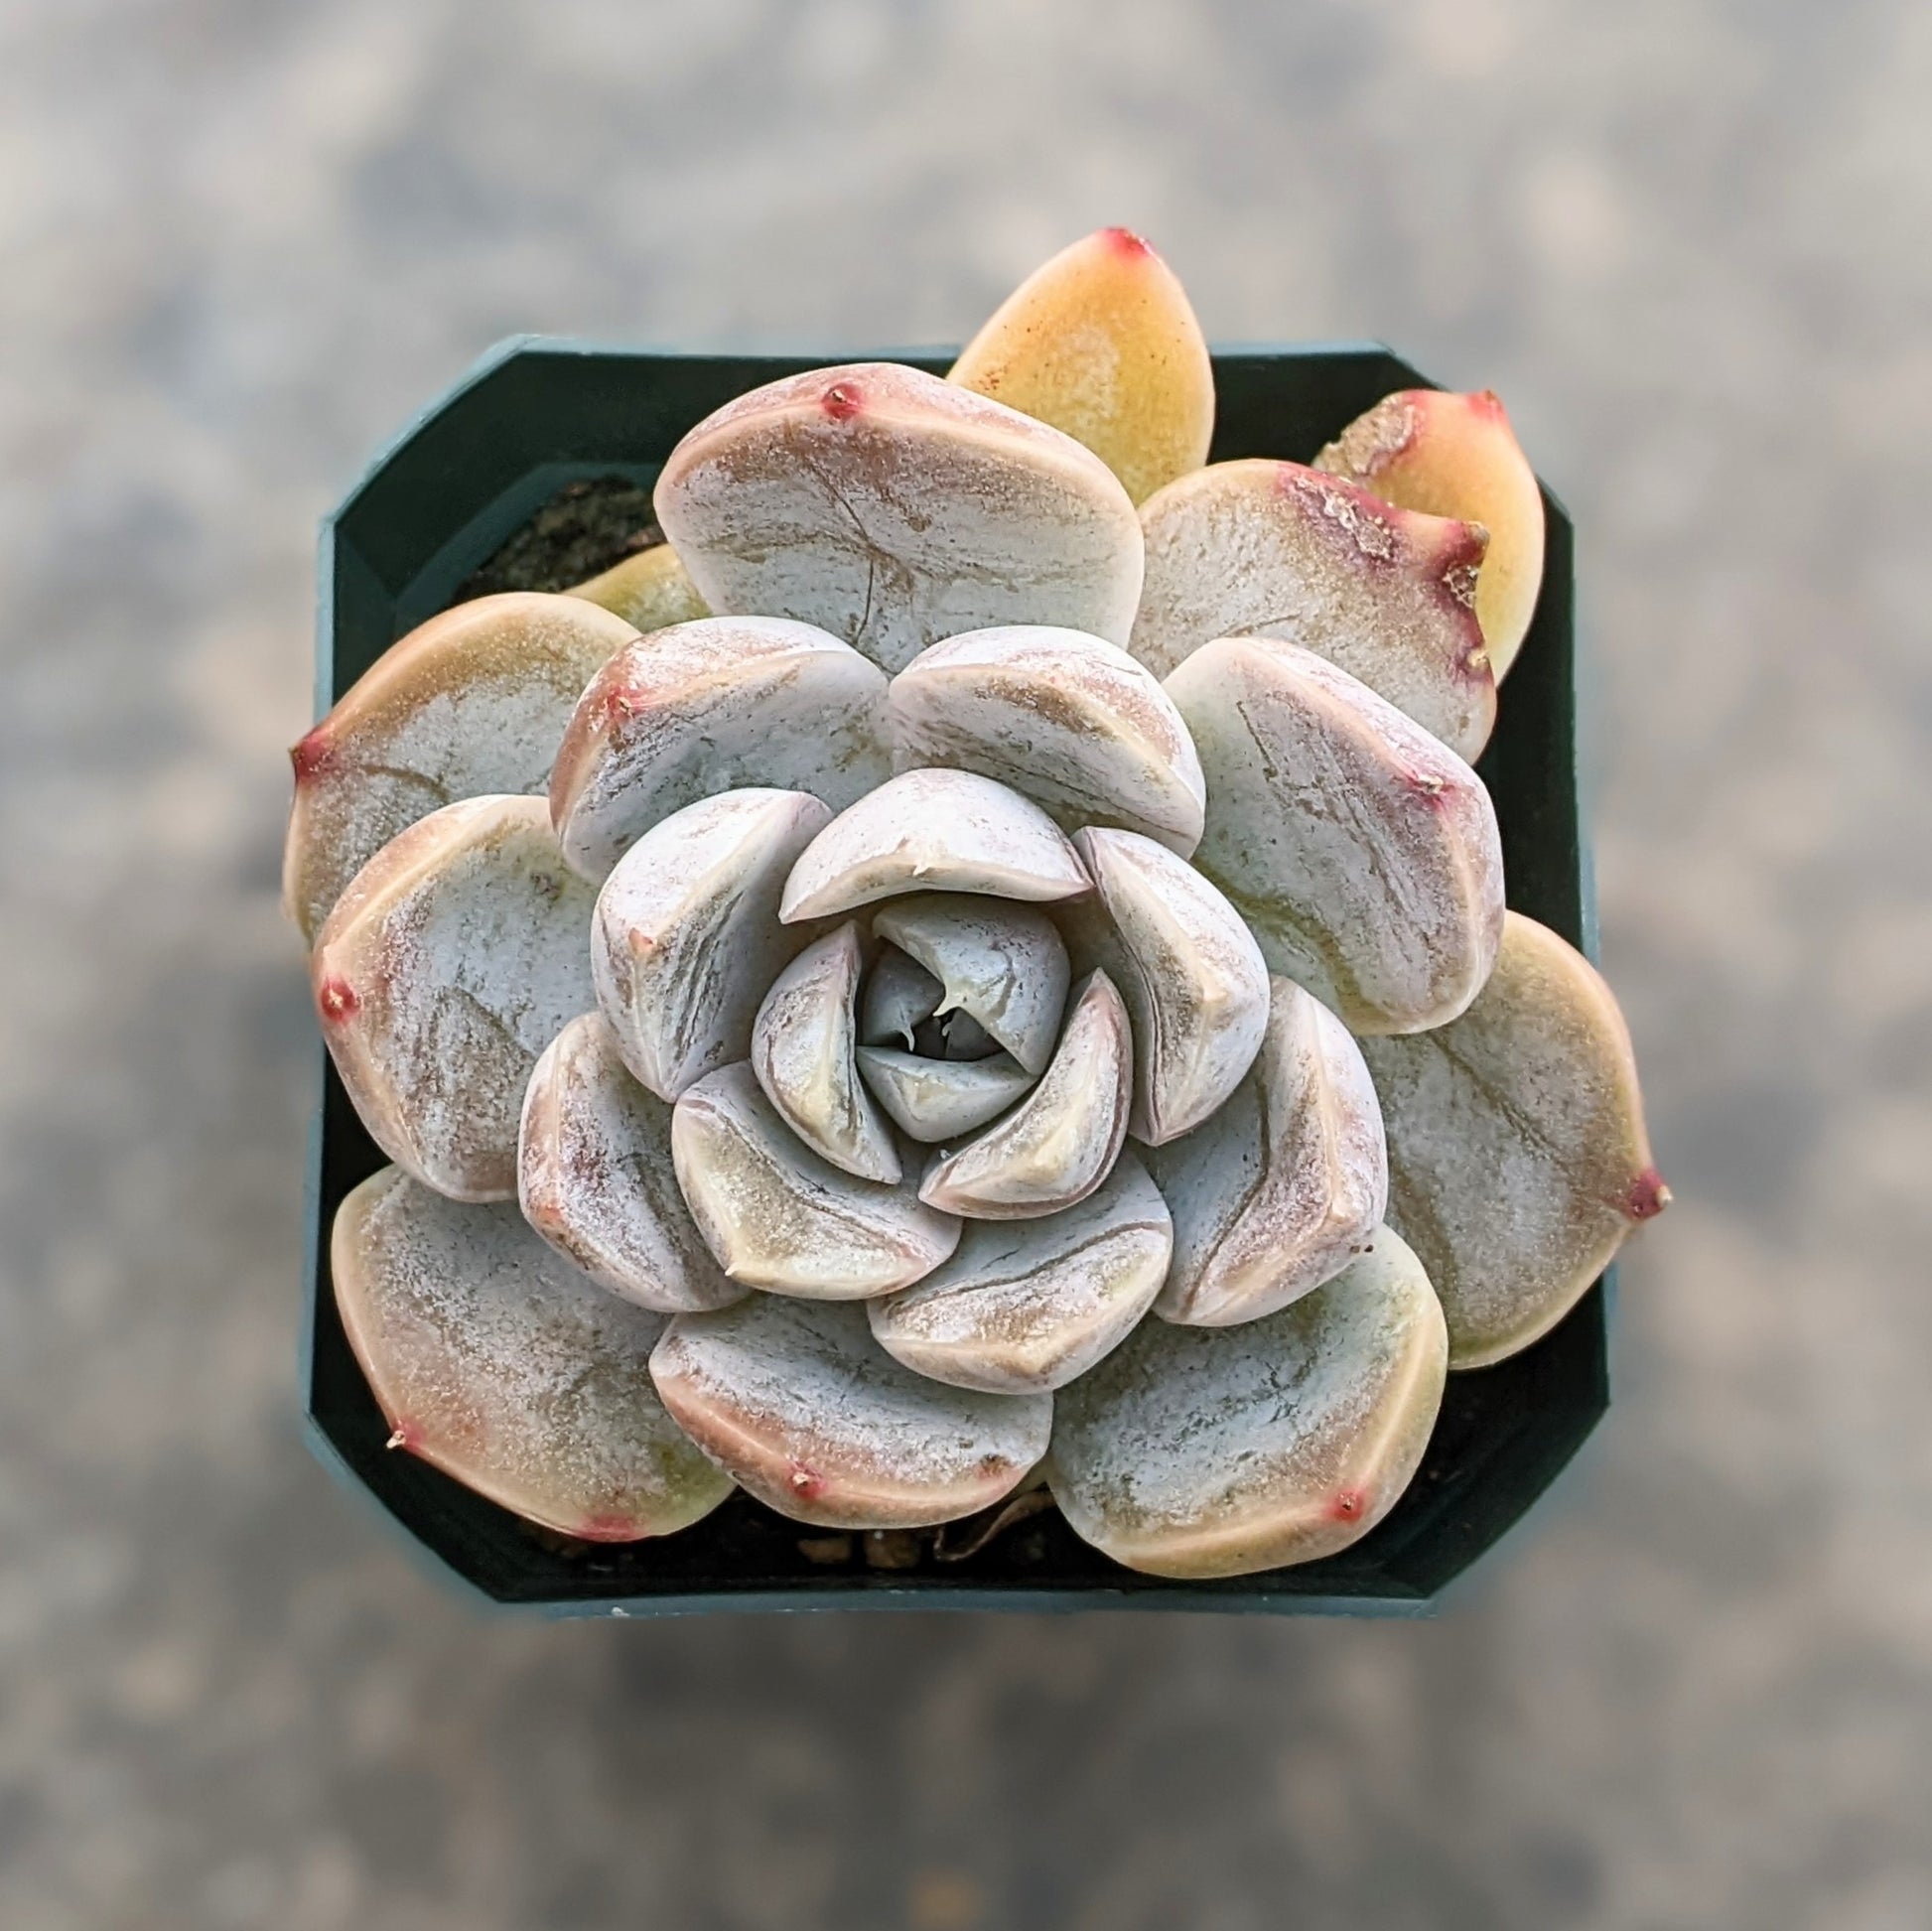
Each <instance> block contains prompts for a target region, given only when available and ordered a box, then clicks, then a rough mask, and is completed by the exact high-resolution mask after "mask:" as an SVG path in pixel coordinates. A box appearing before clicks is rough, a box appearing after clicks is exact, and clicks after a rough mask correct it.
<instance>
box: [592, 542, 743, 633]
mask: <svg viewBox="0 0 1932 1931" xmlns="http://www.w3.org/2000/svg"><path fill="white" fill-rule="evenodd" d="M570 595H571V596H573V597H581V598H583V599H584V600H585V602H586V603H591V604H601V605H602V606H603V607H604V608H605V609H606V610H607V611H610V612H612V613H614V614H615V615H616V616H618V617H621V618H622V619H623V621H625V622H626V623H630V624H634V625H635V626H636V627H637V628H638V629H639V630H644V631H650V630H662V629H664V628H666V627H667V626H668V625H670V624H672V623H693V622H696V621H697V620H698V619H699V618H701V617H709V616H710V615H711V610H710V607H709V606H708V605H707V604H706V603H705V601H704V599H703V598H702V597H700V596H699V595H698V587H697V585H696V584H694V583H693V582H692V581H691V573H690V571H688V570H687V569H685V567H684V560H683V559H682V558H681V557H680V556H679V555H678V553H677V552H676V551H675V550H674V549H672V548H671V546H670V545H669V544H668V543H653V544H652V545H651V546H650V548H649V549H647V550H639V551H638V552H637V553H636V554H635V555H634V556H627V557H625V558H624V560H623V561H622V562H621V563H614V564H613V565H612V566H611V568H610V569H609V570H605V571H601V572H599V574H598V575H597V576H595V577H592V578H591V579H590V580H589V581H588V582H587V583H581V584H577V585H575V586H574V587H573V588H572V590H571V592H570Z"/></svg>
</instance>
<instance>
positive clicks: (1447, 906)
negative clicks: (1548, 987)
mask: <svg viewBox="0 0 1932 1931" xmlns="http://www.w3.org/2000/svg"><path fill="white" fill-rule="evenodd" d="M1168 693H1169V695H1170V696H1171V697H1173V700H1174V702H1175V704H1177V705H1178V706H1179V707H1180V714H1181V716H1182V717H1184V718H1185V719H1186V720H1187V728H1188V729H1189V730H1190V731H1191V732H1192V733H1193V734H1194V743H1195V744H1196V746H1198V748H1199V750H1200V755H1201V767H1202V769H1203V770H1204V771H1205V772H1206V773H1207V792H1208V809H1207V832H1206V835H1205V837H1203V839H1202V840H1201V845H1200V850H1199V851H1198V852H1197V853H1195V855H1194V863H1195V865H1196V866H1197V867H1198V868H1199V869H1200V870H1201V871H1202V872H1203V873H1205V874H1206V875H1207V877H1208V878H1210V879H1212V880H1213V882H1214V883H1215V884H1216V885H1217V886H1219V887H1220V889H1221V890H1222V891H1223V892H1224V893H1226V895H1227V896H1228V897H1229V898H1230V899H1231V900H1232V901H1233V903H1234V905H1235V907H1236V908H1237V909H1238V910H1239V911H1240V912H1241V914H1242V915H1243V916H1244V917H1245V918H1246V919H1247V921H1248V925H1249V927H1250V929H1251V930H1252V931H1253V932H1254V935H1255V937H1256V938H1257V939H1258V940H1259V941H1260V942H1261V950H1262V953H1263V956H1264V957H1265V958H1266V959H1267V961H1268V963H1269V966H1270V967H1271V968H1272V969H1273V970H1274V971H1276V972H1280V973H1285V974H1286V975H1287V976H1288V977H1289V978H1291V979H1293V980H1295V981H1297V982H1298V983H1299V984H1301V985H1303V986H1306V987H1307V988H1308V989H1309V991H1310V992H1311V993H1313V994H1314V995H1315V997H1316V998H1317V999H1319V1000H1320V1001H1321V1002H1322V1004H1323V1005H1325V1006H1328V1007H1331V1008H1332V1009H1333V1010H1334V1011H1336V1012H1337V1013H1339V1014H1340V1015H1341V1017H1342V1018H1343V1019H1344V1020H1345V1021H1346V1022H1347V1024H1348V1027H1349V1030H1350V1031H1351V1032H1354V1033H1358V1034H1359V1033H1420V1032H1423V1031H1425V1030H1426V1029H1427V1028H1429V1027H1432V1026H1441V1025H1443V1024H1444V1023H1445V1022H1446V1021H1448V1020H1451V1019H1453V1018H1454V1017H1455V1015H1456V1014H1457V1013H1459V1012H1461V1011H1462V1009H1463V1008H1464V1007H1465V1006H1467V1005H1468V1003H1469V1001H1470V1000H1472V999H1473V998H1474V997H1475V996H1476V993H1477V992H1478V991H1479V990H1480V988H1481V986H1482V982H1483V981H1484V980H1485V979H1486V978H1487V977H1488V976H1489V969H1490V967H1491V966H1492V965H1493V964H1494V963H1495V957H1496V946H1497V944H1498V942H1499V941H1500V939H1501V937H1502V918H1503V864H1502V842H1501V840H1500V838H1499V837H1498V835H1497V830H1496V812H1495V807H1494V806H1493V805H1492V804H1491V803H1490V801H1489V793H1488V792H1487V791H1486V790H1484V789H1483V786H1482V780H1481V779H1480V778H1478V777H1477V776H1476V774H1475V773H1474V772H1473V771H1472V770H1470V769H1469V767H1468V765H1466V764H1465V763H1463V761H1462V760H1461V759H1459V758H1457V757H1456V756H1455V754H1454V753H1453V752H1451V751H1449V749H1448V748H1447V747H1446V746H1444V745H1441V744H1439V743H1438V742H1437V741H1436V740H1435V739H1434V738H1432V737H1430V736H1429V734H1428V733H1427V732H1425V731H1424V730H1423V729H1422V728H1421V727H1420V726H1419V725H1416V724H1414V723H1412V722H1411V721H1410V720H1409V719H1408V718H1406V717H1404V716H1403V715H1402V713H1401V712H1400V711H1398V710H1396V709H1395V707H1394V706H1393V705H1390V704H1385V703H1384V702H1383V701H1382V699H1381V698H1379V697H1377V696H1376V695H1375V693H1374V692H1373V691H1371V690H1370V689H1369V688H1368V687H1367V686H1366V685H1365V684H1361V683H1359V682H1357V681H1356V679H1354V678H1352V677H1350V676H1349V675H1348V673H1347V672H1346V671H1344V670H1340V669H1338V668H1337V667H1336V666H1335V665H1333V664H1331V663H1329V662H1327V661H1326V659H1324V658H1321V657H1317V656H1315V655H1314V654H1313V653H1312V652H1311V651H1308V650H1303V649H1301V648H1299V647H1298V646H1297V645H1295V644H1292V643H1277V642H1271V641H1269V640H1267V639H1264V638H1260V637H1223V638H1221V639H1220V640H1219V641H1217V642H1215V643H1210V644H1208V645H1207V646H1205V648H1203V649H1200V650H1197V651H1195V652H1194V654H1193V655H1192V656H1191V657H1189V658H1188V659H1187V661H1186V662H1185V663H1183V664H1182V665H1181V666H1180V668H1179V669H1178V670H1176V671H1175V672H1174V673H1173V676H1171V677H1170V678H1169V679H1168Z"/></svg>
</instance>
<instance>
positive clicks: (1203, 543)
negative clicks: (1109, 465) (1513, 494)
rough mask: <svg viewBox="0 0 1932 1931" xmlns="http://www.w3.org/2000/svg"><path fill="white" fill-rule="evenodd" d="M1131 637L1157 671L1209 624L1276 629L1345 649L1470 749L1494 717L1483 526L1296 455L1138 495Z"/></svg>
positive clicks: (1351, 663)
mask: <svg viewBox="0 0 1932 1931" xmlns="http://www.w3.org/2000/svg"><path fill="white" fill-rule="evenodd" d="M1141 527H1142V528H1143V529H1144V530H1145V531H1146V532H1147V589H1146V591H1145V592H1144V593H1143V595H1142V598H1141V608H1140V612H1139V614H1138V615H1137V616H1136V617H1135V619H1134V638H1133V644H1132V648H1133V652H1134V654H1135V656H1137V657H1138V658H1139V659H1140V660H1141V661H1142V662H1143V663H1144V664H1147V665H1148V666H1149V667H1150V668H1151V669H1152V670H1153V671H1154V672H1155V673H1156V674H1157V675H1158V676H1162V677H1165V676H1167V674H1168V673H1169V672H1170V671H1172V670H1173V668H1174V666H1175V665H1176V664H1178V663H1181V662H1182V661H1183V660H1184V659H1186V658H1187V657H1189V656H1191V655H1192V654H1193V652H1194V651H1195V650H1197V649H1199V647H1200V646H1201V645H1202V644H1204V643H1211V642H1212V641H1213V640H1214V638H1216V637H1227V636H1268V637H1282V638H1285V639H1286V640H1287V641H1288V642H1290V643H1299V644H1301V645H1302V646H1303V647H1304V648H1305V649H1309V650H1312V651H1314V652H1315V653H1316V654H1317V655H1319V656H1323V657H1326V658H1327V659H1328V660H1329V661H1330V662H1331V663H1337V664H1339V665H1340V666H1341V667H1342V669H1343V670H1345V671H1347V672H1348V673H1349V674H1350V675H1351V676H1355V677H1359V678H1360V679H1361V680H1362V682H1363V683H1364V684H1366V685H1367V686H1368V687H1369V689H1370V690H1372V691H1375V692H1377V693H1379V694H1380V695H1381V696H1382V697H1385V698H1387V699H1388V701H1389V702H1390V703H1391V704H1393V705H1394V706H1395V707H1396V708H1397V710H1399V711H1403V712H1406V713H1407V714H1408V715H1409V716H1410V717H1412V718H1414V719H1415V720H1416V722H1417V723H1418V724H1420V725H1421V726H1422V727H1423V729H1424V730H1425V731H1428V732H1431V733H1433V734H1434V735H1435V736H1436V737H1438V738H1441V739H1442V740H1443V742H1444V743H1445V744H1447V745H1448V746H1449V749H1450V750H1451V751H1453V752H1454V753H1455V754H1456V755H1457V756H1458V757H1460V758H1463V759H1474V758H1475V756H1476V754H1477V753H1478V752H1480V751H1481V749H1482V747H1483V745H1484V744H1485V743H1486V742H1487V741H1488V737H1489V731H1490V727H1491V726H1492V725H1493V724H1494V723H1495V721H1496V680H1495V677H1494V675H1493V674H1492V672H1491V671H1490V668H1489V658H1488V656H1487V654H1486V652H1485V650H1484V648H1483V641H1482V627H1481V625H1480V624H1479V623H1478V622H1477V621H1476V610H1475V597H1476V584H1477V574H1476V573H1477V566H1478V565H1480V564H1481V562H1482V556H1483V548H1484V544H1485V542H1486V538H1485V536H1484V534H1483V532H1482V530H1481V529H1480V528H1478V527H1477V526H1475V525H1474V524H1470V523H1463V522H1458V521H1455V520H1454V519H1452V518H1449V517H1442V516H1426V515H1423V514H1422V513H1420V512H1419V511H1416V510H1408V509H1398V508H1396V507H1394V506H1393V505H1392V504H1390V503H1385V502H1383V501H1381V500H1380V499H1379V498H1377V497H1375V496H1372V495H1370V494H1369V493H1368V491H1367V490H1366V489H1358V488H1357V487H1355V485H1354V484H1352V483H1346V482H1343V481H1341V480H1340V479H1339V478H1336V477H1331V476H1324V475H1323V474H1322V473H1321V472H1320V471H1319V470H1310V469H1304V468H1303V467H1302V465H1301V464H1299V463H1269V462H1262V461H1259V460H1249V461H1246V462H1239V463H1216V464H1215V465H1213V467H1212V468H1210V469H1206V470H1197V471H1196V472H1195V473H1194V474H1193V475H1192V476H1187V477H1182V478H1181V479H1180V481H1179V482H1178V483H1170V484H1169V486H1168V487H1167V488H1165V489H1163V490H1162V491H1161V493H1160V494H1159V495H1158V496H1156V497H1155V498H1154V499H1153V501H1151V502H1149V503H1148V504H1147V505H1146V506H1145V507H1144V508H1143V509H1142V511H1141Z"/></svg>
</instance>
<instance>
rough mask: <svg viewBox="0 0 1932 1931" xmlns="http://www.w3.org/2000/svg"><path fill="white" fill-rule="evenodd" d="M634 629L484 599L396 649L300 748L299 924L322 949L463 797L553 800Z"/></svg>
mask: <svg viewBox="0 0 1932 1931" xmlns="http://www.w3.org/2000/svg"><path fill="white" fill-rule="evenodd" d="M635 635H636V632H635V631H634V630H632V629H631V627H630V625H629V624H628V623H625V622H623V621H621V620H620V619H618V618H616V617H613V616H611V615H610V614H609V613H608V612H606V611H601V610H599V609H597V608H596V607H595V606H593V605H589V604H585V603H582V602H580V601H579V600H578V599H576V598H574V597H549V596H544V595H541V594H539V593H538V592H535V591H516V592H512V593H510V594H508V595H506V596H501V597H479V598H478V599H476V600H475V602H473V603H468V604H459V605H458V606H457V607H456V608H455V609H454V610H448V611H445V612H444V613H443V614H442V615H441V616H440V617H433V618H431V619H430V621H428V622H427V623H423V624H420V625H418V626H417V628H415V629H414V630H411V631H410V633H409V634H408V635H407V636H406V637H404V638H403V639H402V640H401V642H399V643H393V644H391V645H390V646H389V648H388V649H387V650H385V651H384V652H383V653H382V655H381V656H380V657H378V658H377V659H376V661H375V663H374V664H373V665H371V666H370V668H369V669H368V670H367V671H366V672H364V673H363V675H362V676H361V677H359V678H358V679H357V680H356V682H355V685H354V687H353V688H352V689H351V690H350V691H349V692H348V693H347V694H346V695H345V697H344V698H343V700H342V702H341V703H339V704H338V705H337V706H336V708H335V709H334V710H333V711H331V712H330V714H329V715H328V716H327V717H326V718H324V719H323V721H322V722H321V723H320V724H319V725H317V726H316V728H315V729H314V730H313V731H312V732H310V733H309V735H308V736H307V737H306V738H304V739H303V740H302V742H301V743H300V744H299V745H297V746H296V747H295V750H294V751H293V753H291V754H290V755H291V757H292V758H293V759H294V762H295V805H294V809H293V810H292V812H291V813H290V816H289V835H288V846H287V849H286V852H285V854H284V858H283V867H282V896H283V900H284V903H285V904H286V906H287V909H288V914H289V916H290V917H291V918H293V919H294V920H295V922H296V923H297V924H298V925H300V926H301V928H302V933H303V936H304V937H305V938H313V937H314V936H315V934H316V930H317V928H318V927H319V926H320V925H321V924H322V921H323V920H324V919H325V918H326V917H327V916H328V915H329V912H330V910H331V908H332V907H333V906H334V905H335V902H336V900H337V899H338V898H339V897H341V896H342V894H343V891H344V888H345V887H346V886H347V884H348V882H349V880H351V879H352V878H354V876H355V875H356V873H357V872H359V871H360V870H361V869H362V867H363V866H364V865H366V864H367V863H368V862H369V860H370V859H372V858H373V857H374V856H375V855H376V853H377V852H379V851H380V850H381V849H382V847H383V846H384V845H386V844H387V843H388V842H389V840H390V839H392V838H394V837H395V836H396V834H397V833H398V832H401V831H404V830H406V829H407V828H408V827H409V826H411V825H413V824H414V823H415V822H416V821H417V820H418V819H419V818H424V817H427V816H428V815H429V813H430V812H432V811H435V810H436V809H438V807H439V806H442V805H446V804H451V803H454V802H456V801H457V800H459V799H463V798H475V797H482V796H484V795H497V794H502V793H506V792H528V791H541V790H542V789H543V788H544V786H545V785H546V784H547V783H548V782H549V777H550V764H551V759H554V758H555V757H556V755H557V741H558V740H559V739H560V738H561V737H562V736H563V734H564V727H565V725H567V724H568V723H569V722H570V716H571V712H572V710H573V709H574V708H575V706H576V703H577V699H578V696H579V694H580V693H581V692H582V690H583V688H584V686H585V685H586V684H587V683H588V682H589V681H590V680H591V678H592V677H593V676H594V675H595V674H596V672H597V671H598V669H599V668H600V667H601V666H602V665H603V663H604V662H605V660H606V659H607V658H608V657H609V656H610V655H611V653H612V652H613V651H615V650H619V649H621V648H622V647H623V645H624V644H626V643H628V642H630V641H631V639H632V638H633V637H634V636H635Z"/></svg>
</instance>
